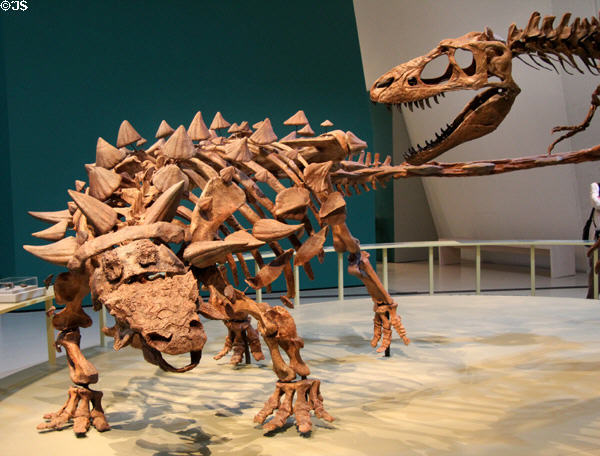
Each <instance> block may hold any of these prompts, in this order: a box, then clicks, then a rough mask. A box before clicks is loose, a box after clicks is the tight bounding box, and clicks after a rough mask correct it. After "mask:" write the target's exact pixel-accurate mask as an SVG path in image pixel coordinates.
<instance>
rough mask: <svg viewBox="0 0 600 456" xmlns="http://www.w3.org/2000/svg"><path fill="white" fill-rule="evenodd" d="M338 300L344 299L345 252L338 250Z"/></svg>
mask: <svg viewBox="0 0 600 456" xmlns="http://www.w3.org/2000/svg"><path fill="white" fill-rule="evenodd" d="M338 300H339V301H343V300H344V254H343V253H342V252H338Z"/></svg>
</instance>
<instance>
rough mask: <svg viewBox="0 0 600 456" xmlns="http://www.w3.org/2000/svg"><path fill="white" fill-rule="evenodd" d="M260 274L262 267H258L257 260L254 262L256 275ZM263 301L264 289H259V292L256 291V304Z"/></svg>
mask: <svg viewBox="0 0 600 456" xmlns="http://www.w3.org/2000/svg"><path fill="white" fill-rule="evenodd" d="M259 272H260V267H259V266H258V263H257V262H256V260H254V274H255V275H256V274H258V273H259ZM261 301H262V288H259V289H258V290H256V302H261Z"/></svg>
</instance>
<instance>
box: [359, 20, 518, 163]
mask: <svg viewBox="0 0 600 456" xmlns="http://www.w3.org/2000/svg"><path fill="white" fill-rule="evenodd" d="M459 49H461V50H463V51H467V52H469V53H471V54H472V56H473V60H472V62H471V64H470V65H469V66H467V67H461V65H459V64H458V63H457V61H456V53H457V50H459ZM443 56H446V57H447V58H448V67H447V68H446V71H445V72H444V73H443V74H442V75H441V76H439V77H436V78H430V79H428V78H426V77H424V76H422V75H423V70H424V69H425V67H426V66H427V64H429V63H430V62H432V61H433V60H435V59H438V58H443ZM511 59H512V52H511V51H510V49H509V48H508V47H507V46H506V44H505V43H504V42H503V41H502V40H501V39H500V38H497V37H495V36H494V35H493V33H492V32H491V30H489V29H486V31H485V32H483V33H482V32H471V33H467V34H466V35H464V36H462V37H460V38H454V39H447V40H443V41H441V42H440V44H439V45H438V46H437V47H436V48H435V49H433V50H432V51H431V52H429V53H428V54H427V55H424V56H422V57H417V58H415V59H413V60H410V61H408V62H406V63H403V64H401V65H398V66H396V67H394V68H392V69H391V70H389V71H388V72H387V73H385V74H384V75H383V76H381V77H380V78H379V79H377V81H375V83H374V84H373V86H372V87H371V91H370V96H371V100H372V101H374V102H378V103H386V104H394V105H400V104H402V103H404V104H406V105H408V107H409V108H410V109H411V110H412V107H413V104H415V105H416V106H418V107H421V108H424V106H425V105H427V106H430V101H429V100H430V98H433V99H434V101H435V102H436V103H437V102H438V97H439V96H444V92H449V91H454V90H466V89H469V90H479V89H487V90H484V91H483V92H481V93H479V94H477V95H476V96H475V98H473V99H472V100H471V101H470V102H469V103H468V104H467V105H466V106H465V108H464V109H463V110H462V111H461V112H460V114H458V116H457V117H456V118H455V119H454V121H453V122H452V123H451V124H449V125H448V126H447V127H446V128H443V129H442V131H441V134H436V138H435V139H432V140H431V141H427V142H426V144H425V147H421V146H417V149H414V148H411V149H410V150H409V151H408V153H407V154H405V158H406V160H407V161H408V162H409V163H411V164H414V165H419V164H423V163H425V162H428V161H429V160H432V159H434V158H435V157H437V156H439V155H441V154H442V153H444V152H446V151H447V150H449V149H451V148H453V147H456V146H457V145H459V144H461V143H463V142H466V141H470V140H472V139H476V138H479V137H481V136H484V135H486V134H488V133H490V132H492V131H493V130H495V129H496V128H497V127H498V125H500V123H501V122H502V120H504V117H506V115H507V114H508V112H509V111H510V108H511V106H512V104H513V102H514V100H515V98H516V96H517V95H518V94H519V92H520V89H519V87H518V86H517V84H516V83H515V82H514V81H513V79H512V75H511Z"/></svg>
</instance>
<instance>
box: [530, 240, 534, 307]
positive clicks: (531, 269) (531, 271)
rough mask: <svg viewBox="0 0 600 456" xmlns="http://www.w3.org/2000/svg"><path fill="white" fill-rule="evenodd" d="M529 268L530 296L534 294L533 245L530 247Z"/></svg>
mask: <svg viewBox="0 0 600 456" xmlns="http://www.w3.org/2000/svg"><path fill="white" fill-rule="evenodd" d="M529 270H530V273H531V296H535V245H532V246H531V247H530V254H529Z"/></svg>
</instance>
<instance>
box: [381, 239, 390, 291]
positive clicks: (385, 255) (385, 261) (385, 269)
mask: <svg viewBox="0 0 600 456" xmlns="http://www.w3.org/2000/svg"><path fill="white" fill-rule="evenodd" d="M382 260H383V264H382V266H383V288H385V291H389V290H390V289H389V282H388V251H387V249H383V253H382Z"/></svg>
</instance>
